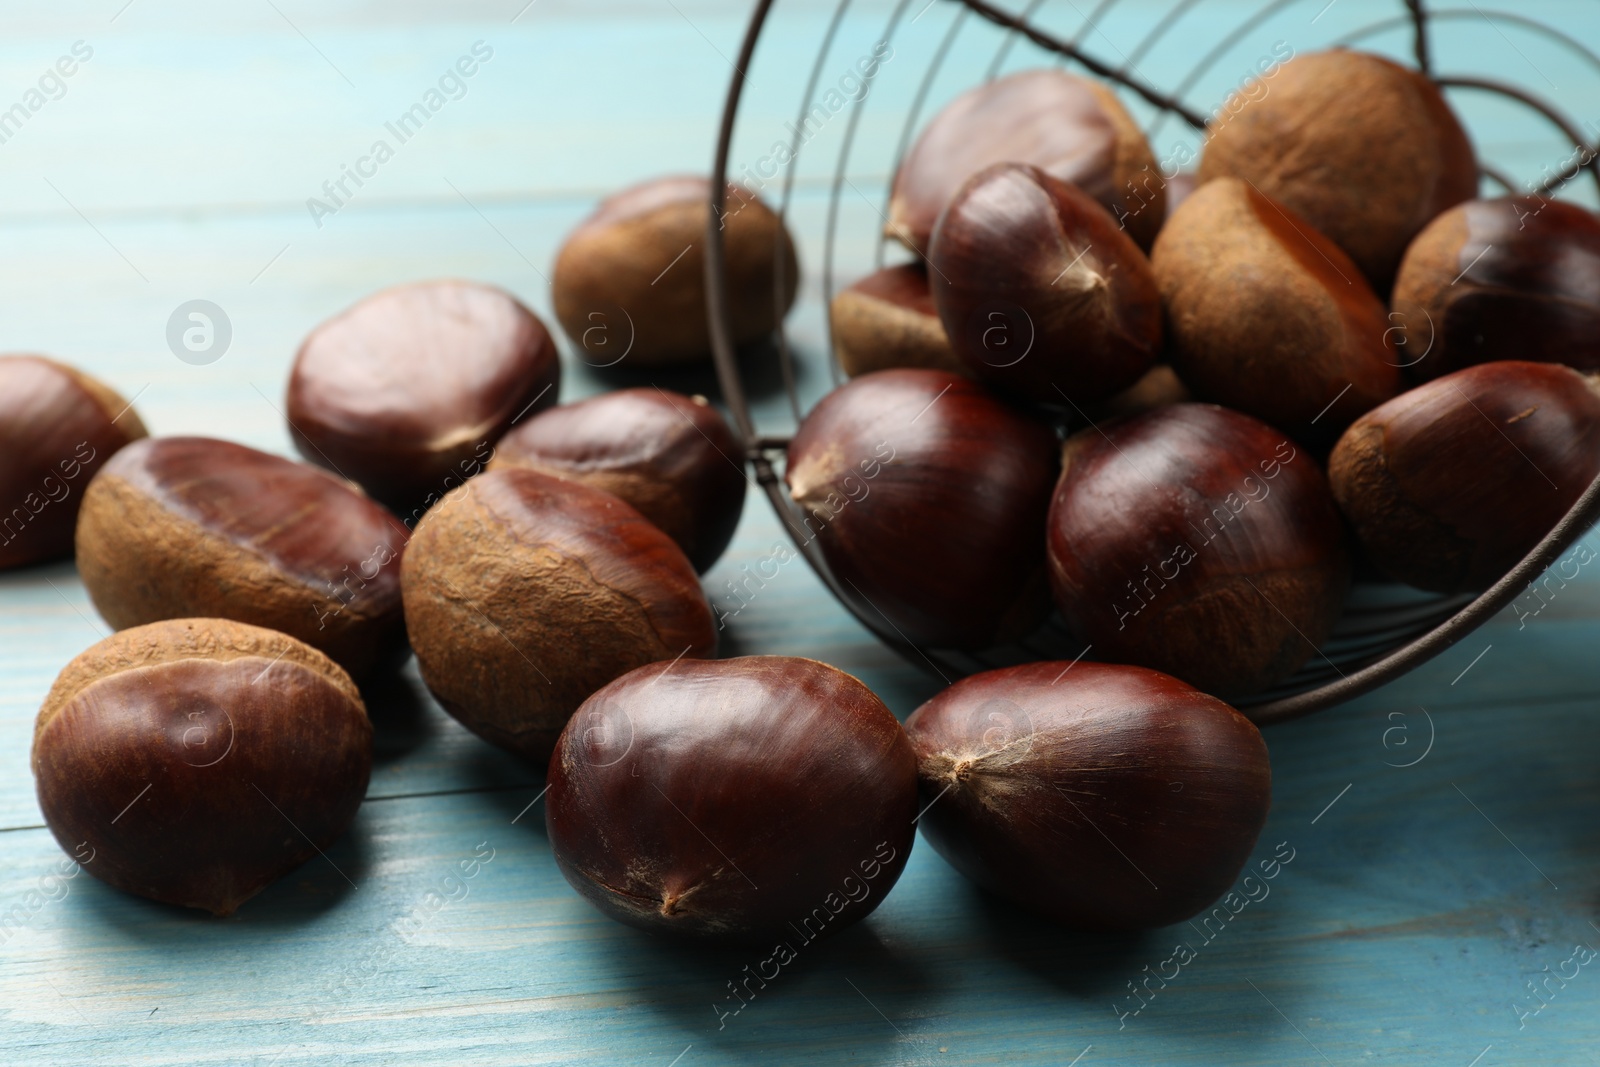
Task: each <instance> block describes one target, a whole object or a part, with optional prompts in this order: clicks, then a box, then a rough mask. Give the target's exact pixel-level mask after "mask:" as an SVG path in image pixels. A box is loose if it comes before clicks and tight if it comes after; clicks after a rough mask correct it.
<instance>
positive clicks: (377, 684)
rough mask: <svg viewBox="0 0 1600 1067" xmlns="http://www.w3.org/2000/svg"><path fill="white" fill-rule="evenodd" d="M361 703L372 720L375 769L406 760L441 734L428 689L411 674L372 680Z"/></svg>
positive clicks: (363, 694)
mask: <svg viewBox="0 0 1600 1067" xmlns="http://www.w3.org/2000/svg"><path fill="white" fill-rule="evenodd" d="M361 700H362V703H364V704H366V706H367V716H368V717H369V718H370V719H371V720H372V761H373V764H374V766H377V767H382V766H384V765H385V764H390V763H395V762H397V761H399V760H401V759H403V758H405V757H406V756H407V755H409V754H410V753H412V752H414V751H415V750H416V749H418V748H420V747H422V745H424V744H426V743H427V741H428V739H429V738H431V737H433V736H434V735H435V734H436V733H437V732H438V731H437V730H436V729H435V728H434V717H433V715H432V714H431V713H430V708H429V704H430V699H429V697H428V694H427V690H426V689H425V688H423V685H422V682H421V680H420V679H417V678H414V677H412V676H411V672H405V673H385V674H383V675H381V676H379V677H377V678H373V679H371V680H370V681H368V682H367V683H366V684H365V685H363V686H362V687H361Z"/></svg>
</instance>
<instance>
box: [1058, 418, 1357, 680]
mask: <svg viewBox="0 0 1600 1067" xmlns="http://www.w3.org/2000/svg"><path fill="white" fill-rule="evenodd" d="M1048 542H1049V560H1050V577H1051V583H1052V587H1053V589H1054V592H1055V597H1056V604H1057V605H1058V606H1059V607H1060V608H1061V613H1062V616H1063V617H1064V618H1065V620H1066V622H1067V625H1068V626H1069V627H1070V628H1071V629H1072V631H1073V632H1074V633H1075V634H1076V635H1077V636H1078V637H1079V638H1081V639H1082V640H1083V641H1086V642H1088V643H1089V644H1090V645H1091V646H1092V648H1091V652H1090V654H1091V655H1092V656H1093V657H1094V658H1096V659H1100V660H1107V661H1111V662H1119V663H1133V664H1138V665H1140V666H1145V667H1151V668H1154V669H1155V670H1159V671H1162V672H1164V673H1167V674H1171V675H1173V676H1175V677H1177V678H1180V679H1182V680H1183V681H1185V682H1188V683H1189V684H1190V685H1193V686H1195V687H1197V688H1199V689H1202V690H1204V691H1206V692H1208V693H1218V694H1223V695H1228V694H1248V693H1252V692H1255V691H1257V690H1260V689H1264V688H1266V687H1267V686H1270V685H1272V684H1273V683H1275V682H1278V681H1281V680H1283V679H1284V678H1287V677H1288V676H1289V675H1291V674H1293V673H1294V671H1295V670H1296V668H1298V667H1299V666H1300V665H1301V664H1302V663H1304V662H1305V660H1306V659H1307V658H1308V657H1310V656H1311V655H1313V654H1314V653H1315V652H1316V649H1317V648H1318V647H1320V646H1321V644H1322V642H1323V641H1324V640H1325V639H1326V638H1327V636H1328V634H1329V632H1330V631H1331V630H1332V628H1333V624H1334V621H1335V620H1336V619H1337V618H1338V616H1339V612H1340V609H1341V607H1342V605H1343V603H1344V596H1345V592H1346V590H1347V588H1348V586H1349V580H1350V564H1349V559H1348V556H1347V553H1346V549H1345V544H1344V528H1343V525H1342V524H1341V522H1340V519H1339V513H1338V509H1337V508H1336V507H1335V506H1334V503H1333V497H1332V495H1331V494H1330V493H1329V491H1328V483H1327V480H1326V479H1325V478H1324V477H1323V474H1322V471H1321V469H1320V468H1318V467H1317V465H1316V463H1315V462H1314V461H1313V460H1312V458H1311V457H1310V456H1308V455H1307V454H1306V453H1305V452H1304V451H1303V450H1302V449H1300V448H1299V447H1297V446H1296V445H1295V444H1294V443H1293V442H1291V441H1290V440H1289V439H1288V438H1286V437H1285V436H1284V435H1283V434H1281V433H1279V432H1277V431H1276V430H1273V429H1272V428H1271V427H1269V426H1267V425H1265V424H1264V423H1260V422H1257V421H1256V420H1255V419H1252V418H1250V417H1249V416H1248V415H1241V414H1239V413H1238V412H1235V411H1229V410H1228V409H1226V408H1220V407H1215V406H1213V405H1210V404H1175V405H1172V406H1170V407H1164V408H1158V409H1157V410H1154V411H1150V412H1147V413H1145V414H1143V415H1136V416H1133V417H1132V418H1128V419H1124V420H1120V421H1116V422H1110V423H1105V424H1103V425H1101V426H1100V427H1099V428H1098V429H1091V430H1085V431H1083V432H1081V433H1079V434H1078V435H1076V436H1075V437H1073V438H1071V439H1070V440H1069V441H1068V442H1067V444H1066V447H1065V448H1064V449H1063V459H1062V471H1061V480H1060V483H1059V484H1058V485H1057V486H1056V492H1055V497H1054V500H1053V501H1052V503H1051V507H1050V518H1049V528H1048Z"/></svg>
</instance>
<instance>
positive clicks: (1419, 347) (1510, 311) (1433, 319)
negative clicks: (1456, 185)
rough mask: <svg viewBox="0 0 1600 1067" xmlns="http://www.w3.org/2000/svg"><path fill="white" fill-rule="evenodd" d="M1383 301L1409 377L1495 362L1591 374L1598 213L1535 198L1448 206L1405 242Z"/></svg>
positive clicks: (1599, 340)
mask: <svg viewBox="0 0 1600 1067" xmlns="http://www.w3.org/2000/svg"><path fill="white" fill-rule="evenodd" d="M1393 303H1394V315H1393V316H1392V318H1393V319H1394V321H1395V323H1396V325H1397V326H1399V327H1400V330H1399V331H1397V333H1399V334H1400V335H1402V336H1404V338H1405V347H1404V348H1403V349H1402V353H1403V358H1402V360H1401V361H1402V362H1404V363H1406V365H1407V366H1408V367H1409V369H1410V371H1411V373H1412V374H1413V375H1414V376H1415V377H1417V378H1419V379H1428V378H1437V377H1439V376H1440V375H1441V374H1449V373H1450V372H1451V371H1456V370H1460V369H1461V368H1463V367H1470V366H1473V365H1474V364H1478V363H1488V362H1490V361H1493V360H1502V359H1519V360H1532V361H1535V362H1540V363H1565V364H1566V365H1567V366H1569V367H1576V368H1577V369H1578V370H1582V371H1594V370H1600V216H1597V215H1595V213H1594V212H1592V211H1590V210H1588V209H1587V208H1583V207H1579V206H1578V205H1577V204H1569V203H1566V202H1564V201H1561V200H1549V199H1546V198H1545V197H1542V196H1519V197H1506V198H1504V199H1500V200H1469V201H1467V202H1466V203H1465V204H1457V205H1456V206H1455V207H1453V208H1451V209H1450V210H1449V211H1446V212H1445V213H1444V214H1443V215H1440V216H1439V217H1438V218H1436V219H1434V220H1433V221H1432V222H1430V223H1429V224H1428V226H1427V228H1426V229H1425V230H1423V231H1422V232H1421V233H1420V234H1418V235H1417V239H1416V240H1415V241H1412V242H1411V247H1410V248H1408V249H1407V250H1406V256H1405V259H1403V260H1402V261H1401V263H1400V276H1399V277H1398V278H1397V279H1396V280H1395V284H1394V301H1393Z"/></svg>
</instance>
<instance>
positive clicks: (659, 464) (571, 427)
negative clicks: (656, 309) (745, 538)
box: [489, 388, 747, 574]
mask: <svg viewBox="0 0 1600 1067" xmlns="http://www.w3.org/2000/svg"><path fill="white" fill-rule="evenodd" d="M743 453H744V449H743V448H742V447H741V446H740V444H739V439H738V438H736V437H735V436H734V435H733V429H732V428H731V427H729V425H728V423H727V420H726V419H724V418H723V417H722V416H721V415H719V414H718V413H717V409H716V408H714V407H712V406H711V404H710V402H709V401H707V400H706V398H705V397H703V396H692V397H690V396H684V395H683V394H682V393H673V392H668V391H667V390H665V389H656V388H652V389H619V390H617V391H616V392H614V393H603V394H601V395H600V396H593V397H590V398H589V399H587V400H580V401H578V402H577V403H574V404H563V405H562V406H561V407H557V408H551V409H550V410H549V411H545V412H541V413H540V414H538V415H535V416H534V417H533V418H531V419H529V420H527V421H526V422H524V423H523V424H522V425H521V426H518V427H516V428H515V429H513V430H512V431H511V432H510V433H508V434H506V435H505V436H504V437H502V438H501V439H500V443H499V444H498V445H497V446H496V447H495V456H494V459H493V460H492V461H490V463H489V469H490V470H495V469H497V468H500V467H527V468H530V469H532V470H537V471H542V472H544V473H545V474H550V475H554V476H555V477H557V478H565V479H567V480H568V481H574V482H582V483H583V484H585V485H590V486H593V487H594V488H596V489H604V490H605V491H606V492H608V493H613V494H615V495H616V496H619V497H621V498H622V499H623V500H625V501H627V502H628V503H629V504H631V505H633V506H634V507H635V508H637V509H638V510H639V513H640V514H641V515H643V516H644V517H645V518H647V519H649V520H650V521H651V522H653V523H655V524H656V525H657V526H659V527H660V528H661V530H662V531H663V532H664V533H665V534H666V535H667V536H668V537H670V538H672V539H673V540H674V541H676V542H677V543H678V547H679V548H681V549H683V552H684V555H686V556H688V557H689V562H691V563H693V564H694V567H695V570H697V571H699V572H701V573H702V574H703V573H705V572H706V571H707V570H709V569H710V567H711V565H712V564H713V563H715V562H716V561H717V557H719V556H721V555H722V552H723V549H725V548H727V547H728V542H729V541H731V540H732V539H733V531H734V529H735V527H737V526H738V525H739V514H740V512H741V511H742V510H743V508H744V490H745V485H746V482H747V479H746V476H745V472H744V454H743Z"/></svg>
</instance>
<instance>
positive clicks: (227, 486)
mask: <svg viewBox="0 0 1600 1067" xmlns="http://www.w3.org/2000/svg"><path fill="white" fill-rule="evenodd" d="M407 536H408V535H407V531H406V528H405V527H404V526H403V525H401V523H400V521H399V520H398V519H396V518H395V517H394V516H393V515H391V514H390V513H389V512H387V511H386V510H384V509H383V508H382V507H380V506H379V505H378V504H376V503H374V502H373V501H371V500H369V499H367V497H365V496H364V495H362V493H361V492H360V490H358V489H356V488H354V487H353V486H351V485H350V484H349V483H348V482H345V481H342V480H340V479H338V478H335V477H334V476H333V475H331V474H327V473H325V472H323V471H320V470H318V469H317V468H315V467H308V466H306V465H305V464H303V463H295V462H294V461H293V460H288V459H284V458H283V457H281V456H274V455H270V454H268V453H266V452H258V451H256V450H255V449H253V448H246V447H245V446H244V445H236V444H234V443H232V442H230V441H217V440H213V439H211V438H207V437H155V438H146V439H145V440H143V441H138V442H135V443H134V444H132V445H129V446H128V447H127V448H124V449H123V450H122V451H120V452H118V453H117V454H116V455H115V456H114V457H112V459H111V461H110V462H108V463H107V464H106V465H105V466H104V467H102V468H101V469H100V473H98V474H96V475H95V478H94V481H92V482H90V483H89V488H88V491H87V492H86V493H85V494H84V500H83V510H82V512H81V513H80V514H79V516H78V534H77V545H78V570H79V572H80V574H82V576H83V584H84V586H85V587H86V588H87V589H88V591H89V597H90V599H91V600H93V601H94V606H95V607H96V608H97V609H99V612H100V614H101V615H103V616H105V619H106V621H107V622H109V623H110V624H111V625H112V626H115V627H116V628H117V629H119V630H123V629H127V628H128V627H130V626H140V625H143V624H144V623H149V622H157V621H159V620H161V619H181V618H190V617H201V616H205V617H216V618H221V619H235V620H237V621H239V622H247V623H251V624H252V625H255V626H264V627H267V628H268V629H273V630H281V631H282V632H284V633H286V634H289V635H290V636H292V637H295V638H298V639H299V640H301V641H304V642H305V643H306V644H308V645H310V646H311V647H313V648H316V649H319V650H320V651H322V652H325V653H327V655H329V656H330V657H332V658H333V659H334V661H335V662H337V663H338V664H339V665H340V666H341V667H343V668H344V669H345V670H347V671H349V672H350V673H351V674H352V675H354V676H355V677H357V678H360V677H363V676H365V675H366V674H368V673H370V672H371V671H373V670H374V669H375V668H377V667H378V666H380V665H384V664H392V663H394V662H396V661H398V659H399V658H400V657H401V656H402V655H403V654H404V649H405V641H406V632H405V620H404V618H403V615H402V611H401V606H400V555H401V553H402V552H403V551H404V550H405V544H406V538H407Z"/></svg>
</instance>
